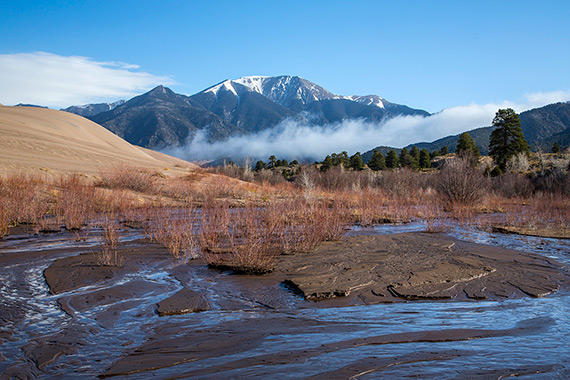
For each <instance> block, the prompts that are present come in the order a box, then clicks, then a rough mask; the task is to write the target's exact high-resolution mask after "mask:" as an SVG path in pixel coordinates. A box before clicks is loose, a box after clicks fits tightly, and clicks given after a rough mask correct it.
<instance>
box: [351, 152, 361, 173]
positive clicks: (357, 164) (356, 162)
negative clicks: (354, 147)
mask: <svg viewBox="0 0 570 380" xmlns="http://www.w3.org/2000/svg"><path fill="white" fill-rule="evenodd" d="M350 167H351V168H352V169H353V170H362V169H364V162H363V161H362V156H361V155H360V152H356V153H354V155H352V156H351V157H350Z"/></svg>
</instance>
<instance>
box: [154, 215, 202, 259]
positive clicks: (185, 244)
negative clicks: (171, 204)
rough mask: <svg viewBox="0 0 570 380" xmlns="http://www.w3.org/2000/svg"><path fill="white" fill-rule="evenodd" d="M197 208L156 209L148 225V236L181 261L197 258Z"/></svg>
mask: <svg viewBox="0 0 570 380" xmlns="http://www.w3.org/2000/svg"><path fill="white" fill-rule="evenodd" d="M196 214H197V210H196V209H193V208H191V207H186V208H182V209H155V210H153V216H152V217H151V219H150V223H149V224H148V227H147V236H148V237H149V238H150V239H151V240H152V241H154V242H156V243H158V244H161V245H163V246H164V247H166V248H167V249H168V251H169V252H170V254H172V256H173V257H174V258H175V259H177V260H181V261H184V262H186V261H188V260H191V259H195V258H197V257H198V255H199V245H198V224H197V219H196V218H197V215H196Z"/></svg>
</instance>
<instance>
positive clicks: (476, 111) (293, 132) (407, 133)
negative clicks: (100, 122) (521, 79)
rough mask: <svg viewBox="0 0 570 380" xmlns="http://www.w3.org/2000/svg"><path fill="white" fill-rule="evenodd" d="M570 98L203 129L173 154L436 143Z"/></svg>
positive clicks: (260, 153)
mask: <svg viewBox="0 0 570 380" xmlns="http://www.w3.org/2000/svg"><path fill="white" fill-rule="evenodd" d="M568 99H570V92H564V91H559V92H553V93H539V94H530V95H527V96H526V97H525V99H524V100H523V101H522V102H519V103H516V102H511V101H504V102H502V103H500V104H494V103H491V104H469V105H465V106H458V107H453V108H447V109H444V110H443V111H441V112H438V113H436V114H433V115H431V116H428V117H423V116H398V117H395V118H392V119H389V120H387V121H385V122H382V123H369V122H366V121H363V120H346V121H343V122H340V123H336V124H329V125H324V126H313V125H307V124H303V123H299V122H296V121H293V120H285V121H284V122H282V123H280V124H279V125H277V126H275V127H273V128H271V129H268V130H264V131H261V132H258V133H256V134H253V135H248V136H237V137H231V138H229V139H227V140H224V141H219V142H214V143H208V142H207V138H206V134H205V133H202V132H200V133H198V134H197V135H196V136H195V137H194V139H193V140H192V141H190V142H189V143H188V144H187V145H186V146H185V147H179V148H171V149H168V150H167V153H169V154H172V155H175V156H178V157H181V158H184V159H188V160H213V159H218V158H223V157H232V158H243V157H246V156H248V157H255V158H262V159H267V157H269V156H270V155H272V154H274V155H276V156H277V157H278V158H286V159H293V158H295V159H310V160H315V159H317V160H321V159H323V158H324V157H325V156H326V155H327V154H330V153H333V152H341V151H347V152H348V153H349V154H354V152H357V151H360V152H365V151H368V150H370V149H372V148H375V147H377V146H380V145H384V146H393V147H403V146H406V145H408V144H413V143H418V142H423V141H427V142H431V141H434V140H437V139H439V138H442V137H445V136H449V135H455V134H459V133H462V132H465V131H468V130H470V129H475V128H479V127H485V126H489V125H491V123H492V120H493V117H494V116H495V112H497V110H498V109H499V108H513V109H514V110H515V111H517V112H522V111H525V110H528V109H531V108H536V107H540V106H544V105H546V104H549V103H552V102H558V101H565V100H568Z"/></svg>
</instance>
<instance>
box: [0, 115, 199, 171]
mask: <svg viewBox="0 0 570 380" xmlns="http://www.w3.org/2000/svg"><path fill="white" fill-rule="evenodd" d="M120 164H127V165H132V166H138V167H146V168H151V169H155V170H162V171H165V169H166V168H168V169H169V170H168V172H169V173H172V174H175V173H176V172H181V171H184V172H187V169H182V167H184V168H188V167H190V168H196V166H195V165H192V164H190V163H187V162H186V161H183V160H179V159H177V158H174V157H171V156H168V155H165V154H162V153H158V152H154V151H151V150H148V149H144V148H141V147H138V146H135V145H131V144H130V143H128V142H126V141H125V140H123V139H121V138H120V137H118V136H117V135H115V134H113V133H112V132H110V131H108V130H107V129H105V128H103V127H102V126H100V125H98V124H96V123H94V122H92V121H90V120H88V119H85V118H83V117H81V116H78V115H74V114H71V113H68V112H63V111H56V110H52V109H44V108H35V107H6V106H0V173H13V172H26V173H30V172H32V173H33V172H44V173H45V172H47V173H72V172H75V173H84V174H88V175H95V174H97V173H99V172H100V171H101V170H102V169H104V168H106V167H109V166H113V165H120Z"/></svg>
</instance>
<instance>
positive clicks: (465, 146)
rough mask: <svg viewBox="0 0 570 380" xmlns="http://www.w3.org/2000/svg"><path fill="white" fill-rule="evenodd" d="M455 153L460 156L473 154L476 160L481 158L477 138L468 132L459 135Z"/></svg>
mask: <svg viewBox="0 0 570 380" xmlns="http://www.w3.org/2000/svg"><path fill="white" fill-rule="evenodd" d="M455 153H456V154H457V155H458V156H460V157H466V156H472V157H473V158H474V159H476V160H478V159H479V148H477V146H476V145H475V140H473V139H472V138H471V136H470V135H469V133H467V132H463V133H462V134H461V136H459V140H458V141H457V148H455Z"/></svg>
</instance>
